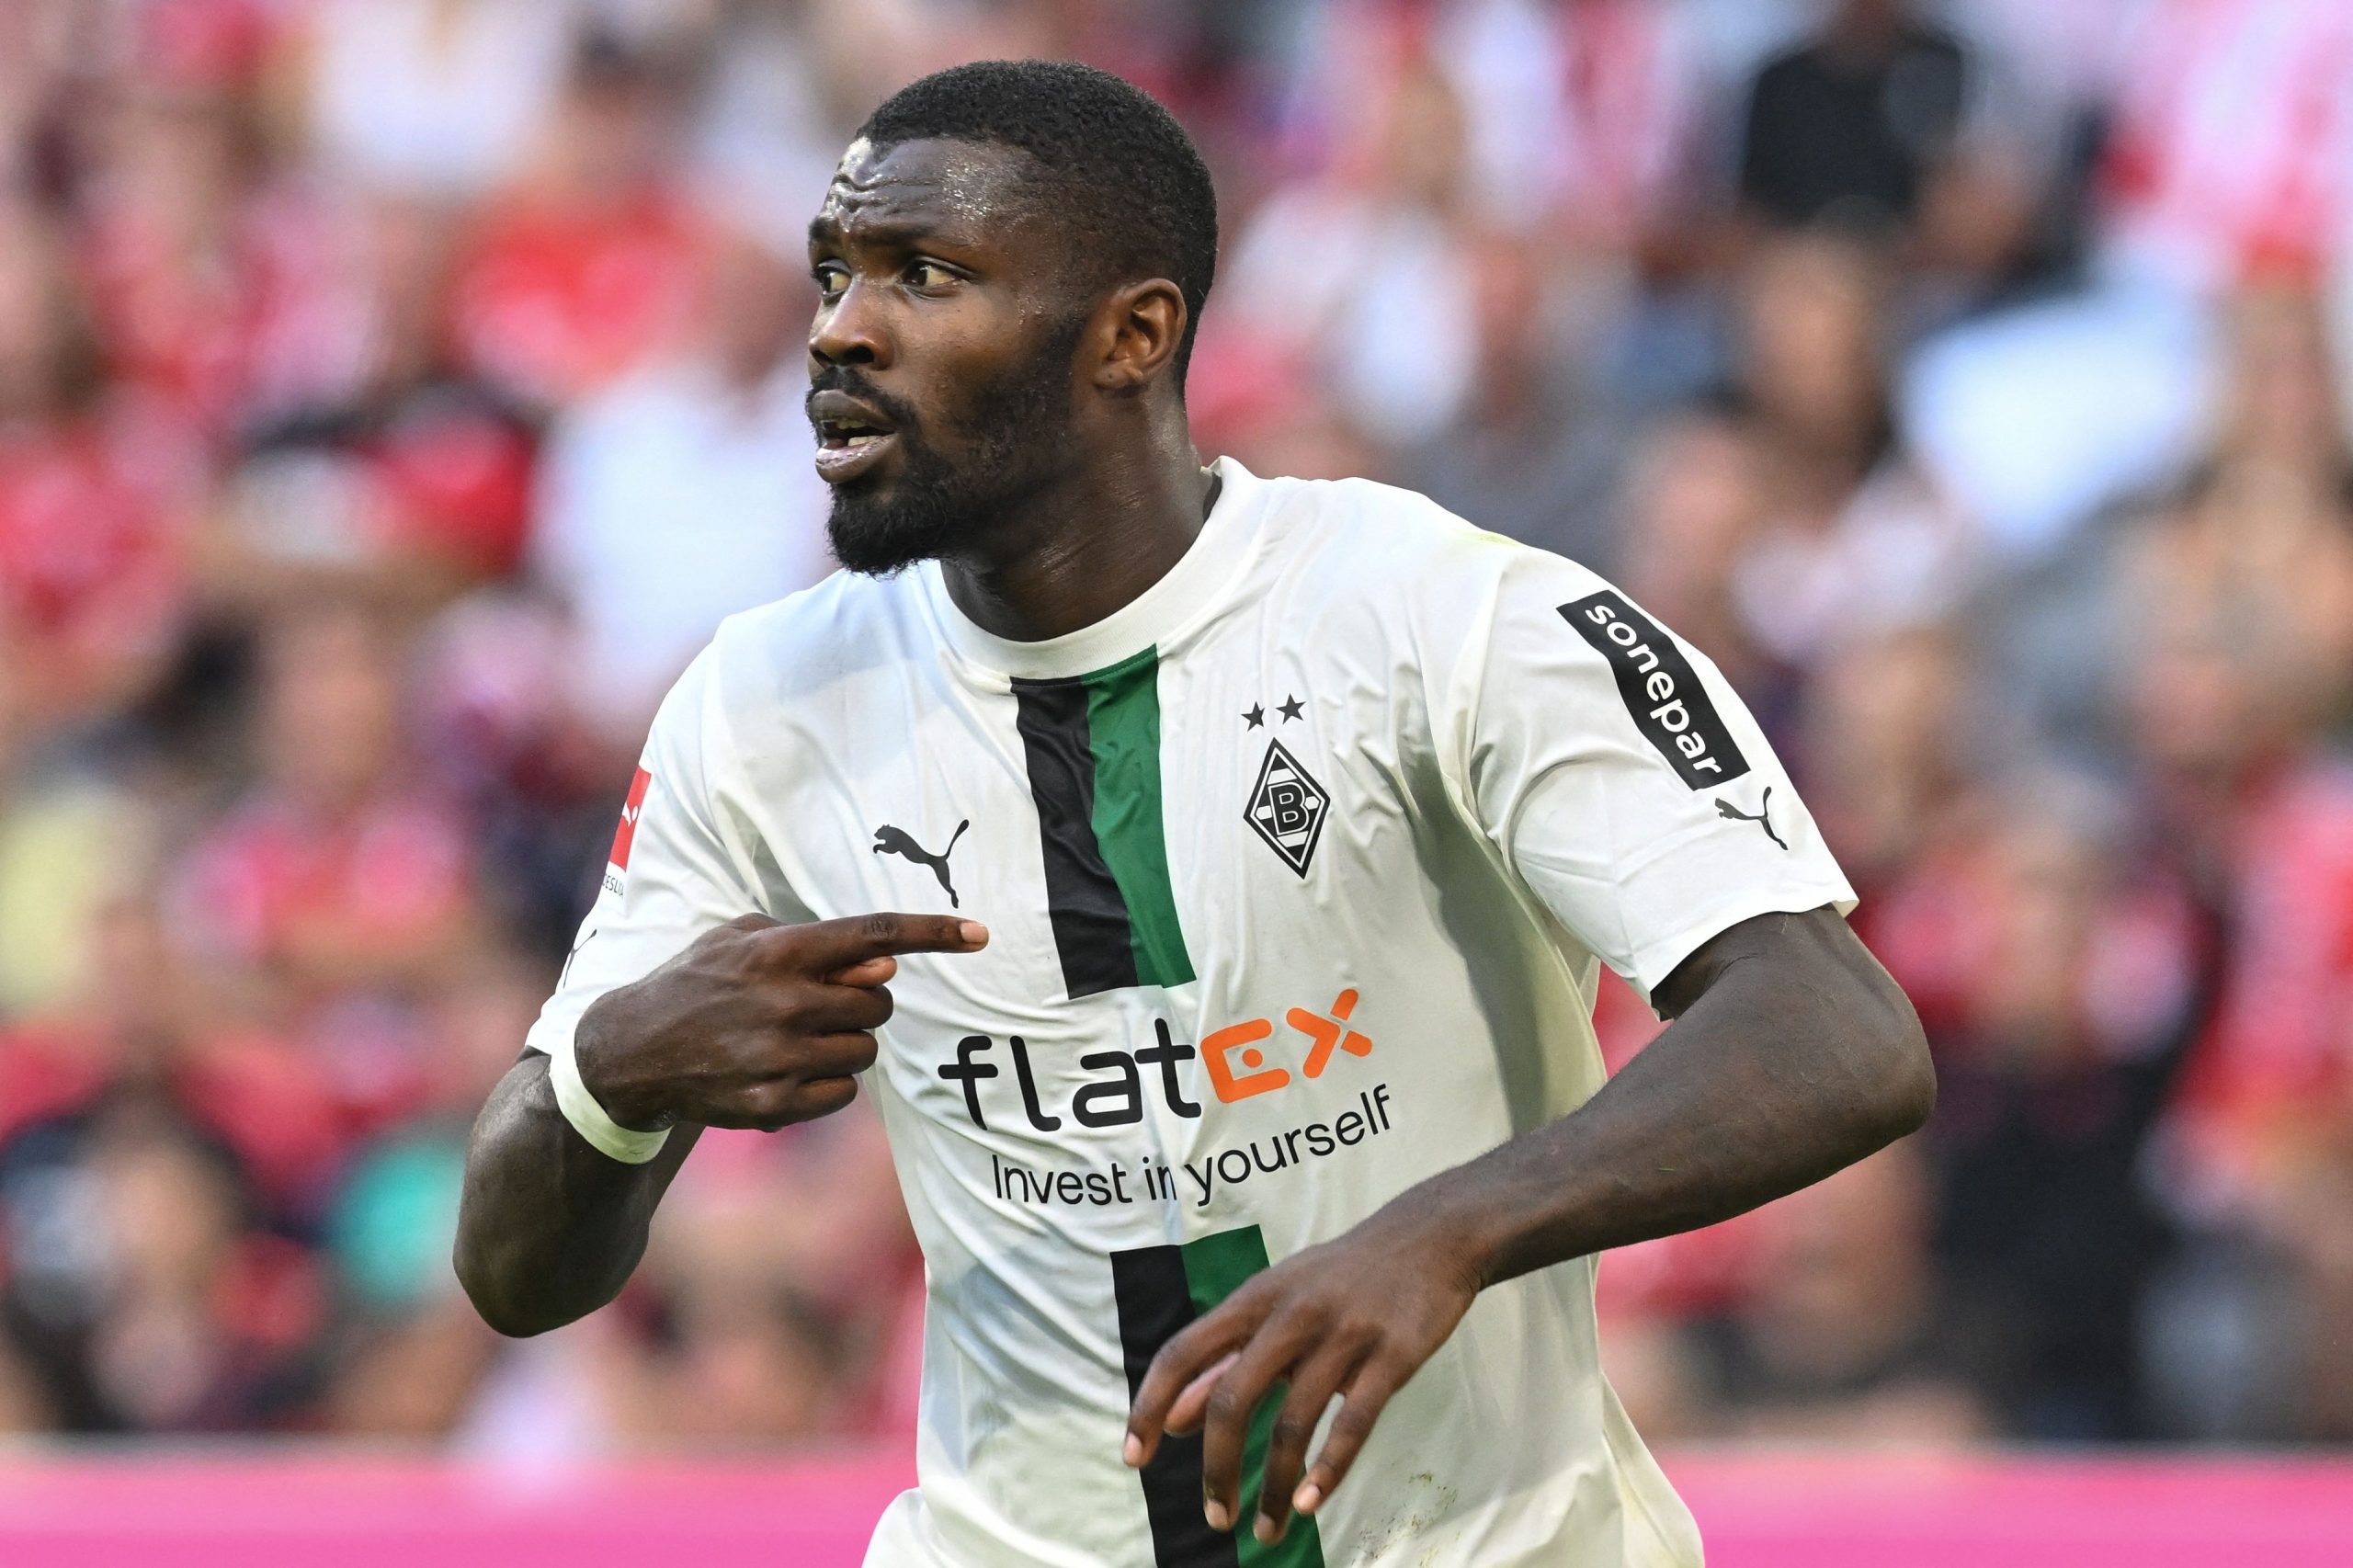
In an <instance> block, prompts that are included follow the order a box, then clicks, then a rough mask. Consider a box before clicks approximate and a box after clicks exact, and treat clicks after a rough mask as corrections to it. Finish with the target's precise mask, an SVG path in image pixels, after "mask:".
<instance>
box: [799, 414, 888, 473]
mask: <svg viewBox="0 0 2353 1568" xmlns="http://www.w3.org/2000/svg"><path fill="white" fill-rule="evenodd" d="M809 420H810V423H811V425H813V426H814V427H815V428H816V432H817V473H818V476H819V477H820V478H822V479H824V481H826V483H831V484H839V483H843V482H844V481H846V480H851V479H855V478H857V477H858V475H860V474H862V473H864V472H867V471H868V470H869V469H870V468H872V467H873V466H874V465H875V464H876V463H877V462H879V461H880V460H881V458H882V455H883V454H884V453H885V452H887V451H889V450H890V449H891V448H892V446H893V445H895V444H896V443H897V441H898V436H899V433H898V431H897V430H896V429H894V428H892V426H891V425H890V423H889V422H888V421H887V420H885V419H884V418H883V417H882V416H881V415H880V414H878V413H876V412H875V411H874V410H873V409H870V408H869V407H867V406H866V405H865V404H864V403H860V402H859V401H858V399H856V398H853V397H851V396H849V395H848V394H847V393H846V392H819V393H817V394H816V395H815V396H814V397H813V398H811V399H810V400H809Z"/></svg>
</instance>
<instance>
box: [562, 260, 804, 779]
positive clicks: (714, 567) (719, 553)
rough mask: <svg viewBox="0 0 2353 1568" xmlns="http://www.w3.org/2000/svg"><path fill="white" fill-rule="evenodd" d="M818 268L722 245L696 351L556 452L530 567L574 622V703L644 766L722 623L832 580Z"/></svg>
mask: <svg viewBox="0 0 2353 1568" xmlns="http://www.w3.org/2000/svg"><path fill="white" fill-rule="evenodd" d="M806 270H807V268H806V267H805V265H803V264H801V262H799V261H798V260H797V259H793V260H788V259H787V258H785V257H783V256H779V255H777V254H775V252H774V251H773V250H771V249H770V248H769V246H768V245H767V244H766V243H765V242H764V241H763V240H762V239H760V238H758V237H756V236H755V235H753V234H750V233H742V232H737V233H732V234H729V235H727V236H725V237H724V238H723V239H722V241H720V242H718V243H717V244H715V245H714V248H713V252H712V255H711V257H710V266H709V268H708V278H707V286H706V290H705V302H704V306H703V310H702V316H703V321H702V324H701V327H700V329H699V332H698V333H697V335H696V340H695V341H694V342H693V343H691V344H689V345H688V346H686V347H685V349H684V351H683V352H681V353H678V354H676V355H674V356H670V357H667V358H664V359H662V360H660V361H659V362H657V363H655V364H653V365H649V366H647V367H646V368H645V369H642V370H640V371H638V372H636V373H635V374H633V375H631V376H630V377H628V378H626V379H624V380H623V381H620V382H619V383H617V384H615V385H614V386H612V387H611V388H609V389H608V390H607V391H605V392H602V393H600V394H598V395H597V396H596V397H593V398H589V399H586V400H585V401H583V402H581V403H578V404H577V405H576V406H575V407H574V410H573V411H572V412H571V413H570V414H569V415H567V416H566V417H565V418H564V419H563V421H562V422H561V423H559V424H558V426H556V428H555V430H554V432H553V434H552V436H551V441H550V447H549V451H548V457H547V463H546V470H545V473H546V483H545V498H544V502H543V505H542V506H541V508H540V516H539V520H538V526H537V529H536V532H535V534H534V537H533V541H532V549H531V565H532V568H533V571H534V574H535V575H536V576H537V577H538V579H539V581H540V583H541V584H542V585H544V586H546V587H547V588H548V589H550V590H551V591H552V592H553V594H554V595H555V597H557V599H558V600H559V601H560V603H561V604H562V605H563V609H564V610H565V612H566V614H567V616H568V619H569V623H570V631H571V640H572V645H573V652H574V661H573V664H572V672H573V682H574V689H573V700H574V704H575V705H576V706H577V707H578V708H579V710H580V711H581V712H582V713H583V714H584V715H585V717H587V718H588V719H589V720H590V721H591V722H593V723H594V724H596V725H597V727H598V728H599V729H600V730H601V731H602V732H603V733H607V734H608V735H611V736H613V737H615V741H616V744H620V745H622V746H625V747H627V748H630V749H631V750H632V751H633V750H634V748H635V747H636V745H637V744H638V742H639V741H640V740H641V739H642V736H643V734H644V731H645V726H646V723H647V722H648V721H649V720H650V719H651V718H652V717H653V713H654V706H655V704H656V703H658V702H659V701H660V700H661V698H662V694H663V693H664V692H665V691H667V690H668V689H669V687H670V683H671V682H672V681H674V680H676V678H677V676H678V672H679V671H681V670H683V669H685V668H686V666H687V661H688V660H689V659H691V658H692V657H694V655H695V653H697V652H698V651H699V649H700V648H701V647H702V645H703V643H705V642H708V641H710V631H711V628H712V627H714V626H716V625H717V624H718V623H719V621H720V619H722V617H724V616H727V615H730V614H732V613H733V612H734V611H736V610H739V609H748V608H751V607H752V606H754V605H758V604H765V603H767V601H768V600H770V599H777V598H782V597H784V596H785V595H787V594H790V593H792V592H795V591H796V590H798V589H801V588H804V587H807V586H808V585H810V584H811V583H813V582H815V581H816V580H817V579H818V578H820V577H822V576H824V574H825V573H826V572H828V571H830V570H831V569H832V562H831V559H830V558H829V557H828V556H827V555H826V554H825V550H824V509H825V506H826V499H825V494H824V486H823V484H822V483H821V482H820V481H819V480H818V479H817V477H816V475H815V473H814V472H812V470H811V469H810V466H809V462H808V454H807V452H806V450H805V449H804V448H805V446H806V441H807V432H808V428H809V421H808V416H807V415H806V414H805V413H803V412H802V408H801V403H802V399H803V398H804V396H805V395H806V393H807V390H808V373H807V371H806V369H804V368H803V366H802V363H801V360H802V357H803V351H802V347H801V337H802V328H803V326H804V324H805V322H806V320H807V316H808V312H809V310H810V309H811V307H812V305H813V301H814V296H813V292H812V291H811V290H810V289H809V288H808V285H807V282H806V279H805V276H804V275H805V273H806Z"/></svg>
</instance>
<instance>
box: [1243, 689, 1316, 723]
mask: <svg viewBox="0 0 2353 1568" xmlns="http://www.w3.org/2000/svg"><path fill="white" fill-rule="evenodd" d="M1306 708H1307V705H1306V704H1305V703H1303V702H1302V701H1301V700H1300V699H1298V698H1296V697H1290V696H1289V694H1286V695H1285V700H1283V701H1281V702H1279V703H1277V704H1276V705H1275V711H1276V712H1278V713H1279V714H1281V715H1282V716H1283V722H1285V723H1289V722H1290V721H1291V720H1293V719H1296V718H1298V717H1299V716H1300V715H1301V714H1302V712H1304V711H1306ZM1242 721H1243V722H1244V723H1245V724H1248V725H1249V726H1250V727H1251V728H1252V729H1254V730H1256V729H1259V728H1261V727H1263V726H1264V725H1265V724H1266V722H1267V710H1266V708H1265V706H1264V705H1263V704H1259V703H1255V702H1254V703H1252V704H1251V705H1250V707H1249V709H1248V710H1246V711H1245V712H1244V713H1243V715H1242Z"/></svg>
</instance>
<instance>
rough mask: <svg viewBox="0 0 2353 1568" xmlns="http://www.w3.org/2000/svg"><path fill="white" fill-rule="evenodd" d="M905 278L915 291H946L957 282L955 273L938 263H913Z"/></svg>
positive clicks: (921, 261)
mask: <svg viewBox="0 0 2353 1568" xmlns="http://www.w3.org/2000/svg"><path fill="white" fill-rule="evenodd" d="M905 276H906V279H907V284H908V286H909V287H910V288H915V289H945V288H947V287H948V286H949V284H951V283H954V282H956V281H957V277H956V274H955V273H953V272H951V271H949V269H948V268H947V267H942V266H941V265H940V264H939V263H938V262H936V261H923V260H916V261H911V262H909V263H908V264H907V270H906V274H905Z"/></svg>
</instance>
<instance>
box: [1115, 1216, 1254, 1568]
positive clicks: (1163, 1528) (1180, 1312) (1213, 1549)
mask: <svg viewBox="0 0 2353 1568" xmlns="http://www.w3.org/2000/svg"><path fill="white" fill-rule="evenodd" d="M1111 1293H1112V1295H1113V1297H1114V1299H1116V1300H1117V1301H1118V1302H1119V1307H1120V1354H1121V1357H1122V1358H1124V1359H1125V1360H1126V1362H1127V1367H1128V1397H1129V1398H1130V1399H1133V1398H1135V1396H1136V1394H1137V1392H1139V1391H1140V1390H1141V1389H1142V1387H1143V1377H1144V1373H1146V1372H1147V1371H1149V1370H1151V1369H1152V1358H1154V1356H1157V1355H1159V1354H1160V1347H1161V1346H1164V1345H1165V1344H1167V1343H1168V1342H1169V1341H1170V1340H1172V1339H1174V1338H1176V1335H1178V1334H1180V1333H1182V1332H1183V1331H1184V1329H1185V1326H1186V1325H1187V1324H1189V1323H1191V1322H1192V1321H1193V1295H1192V1290H1191V1287H1190V1286H1188V1284H1187V1283H1186V1280H1185V1255H1184V1252H1183V1250H1182V1249H1180V1248H1177V1247H1173V1246H1157V1247H1136V1248H1134V1249H1132V1250H1131V1251H1128V1252H1115V1253H1113V1254H1112V1255H1111ZM1142 1481H1143V1506H1144V1514H1145V1516H1146V1517H1148V1518H1149V1519H1150V1520H1151V1521H1152V1560H1153V1562H1154V1564H1156V1565H1157V1568H1241V1562H1242V1554H1241V1547H1240V1546H1239V1544H1238V1543H1237V1542H1236V1540H1235V1538H1234V1537H1233V1536H1232V1535H1227V1534H1222V1533H1220V1532H1219V1531H1217V1530H1213V1529H1211V1528H1210V1522H1209V1519H1208V1518H1207V1517H1206V1516H1204V1515H1203V1514H1202V1512H1201V1435H1200V1434H1199V1432H1196V1433H1194V1434H1193V1435H1192V1436H1190V1437H1169V1436H1163V1437H1162V1438H1161V1439H1160V1448H1159V1449H1158V1451H1157V1452H1155V1453H1154V1455H1153V1456H1152V1462H1151V1463H1150V1464H1148V1465H1146V1466H1144V1467H1143V1470H1142Z"/></svg>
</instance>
